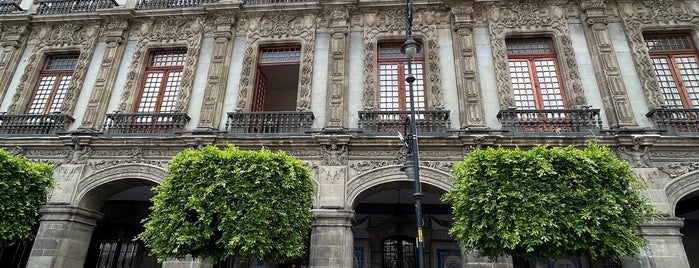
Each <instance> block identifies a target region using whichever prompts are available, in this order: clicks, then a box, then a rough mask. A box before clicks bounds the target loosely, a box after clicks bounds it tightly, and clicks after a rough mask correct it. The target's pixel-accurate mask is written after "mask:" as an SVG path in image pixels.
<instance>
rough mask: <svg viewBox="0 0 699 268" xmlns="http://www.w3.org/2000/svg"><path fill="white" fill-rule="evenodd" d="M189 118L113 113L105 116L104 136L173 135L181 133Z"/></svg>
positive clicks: (180, 114) (175, 114) (177, 115)
mask: <svg viewBox="0 0 699 268" xmlns="http://www.w3.org/2000/svg"><path fill="white" fill-rule="evenodd" d="M189 120H190V118H189V116H188V115H187V114H185V113H113V114H107V119H106V120H105V123H104V126H103V127H102V132H104V133H105V134H152V135H158V134H173V133H175V132H180V131H183V130H184V128H185V126H186V125H187V123H189Z"/></svg>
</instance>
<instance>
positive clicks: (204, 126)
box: [0, 0, 699, 268]
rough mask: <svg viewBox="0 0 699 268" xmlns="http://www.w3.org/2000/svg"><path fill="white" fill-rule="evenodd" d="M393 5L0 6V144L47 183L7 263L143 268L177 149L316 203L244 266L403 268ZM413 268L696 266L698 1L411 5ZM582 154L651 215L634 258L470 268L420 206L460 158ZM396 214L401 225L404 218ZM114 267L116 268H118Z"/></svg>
mask: <svg viewBox="0 0 699 268" xmlns="http://www.w3.org/2000/svg"><path fill="white" fill-rule="evenodd" d="M404 9H405V3H404V2H402V1H390V0H385V1H374V0H358V1H357V0H329V1H326V0H316V1H307V0H247V1H244V2H241V1H239V0H218V1H217V0H178V1H170V0H90V1H88V0H38V1H27V0H17V1H14V2H13V1H12V0H9V1H7V0H6V1H2V2H0V45H2V50H0V99H1V101H2V102H1V103H0V111H2V112H3V114H2V115H0V147H3V148H4V149H5V150H7V151H9V152H11V153H12V154H14V155H22V156H26V157H27V158H29V159H32V160H36V161H42V162H47V163H52V164H54V165H55V171H54V173H55V174H54V177H55V179H56V181H57V184H56V186H55V189H54V190H53V191H52V193H51V196H50V200H49V202H48V204H47V205H46V206H45V207H44V208H43V209H42V212H41V219H40V222H39V224H38V226H37V227H36V234H35V238H34V239H33V240H32V241H25V242H22V243H20V244H18V245H17V246H15V247H11V248H6V249H4V250H3V253H2V256H1V258H2V259H0V260H2V262H3V263H11V265H13V266H12V267H23V266H24V265H26V267H211V266H215V267H227V265H228V264H226V263H213V262H212V261H209V260H170V261H166V262H164V263H162V264H157V263H155V261H154V260H153V258H152V257H149V256H148V254H147V249H144V248H143V245H141V244H139V243H138V242H134V241H133V240H132V239H133V237H134V236H135V235H136V234H138V233H139V232H140V230H141V228H142V226H141V225H140V220H141V219H143V218H144V217H145V216H146V215H147V214H148V207H149V206H150V203H149V202H148V200H149V198H150V197H151V196H152V191H151V190H150V189H151V187H153V186H155V185H157V184H159V183H160V182H162V181H163V179H164V178H165V177H166V176H167V171H166V170H167V166H168V163H169V161H170V159H171V158H172V156H173V155H175V154H176V153H177V152H179V151H181V150H183V149H185V148H198V147H200V146H203V145H207V144H216V145H225V144H228V143H230V144H235V145H237V146H239V147H241V148H244V149H259V148H261V147H266V148H269V149H273V150H277V149H282V150H285V151H287V152H288V153H290V154H292V155H294V156H296V157H298V158H300V159H301V160H302V161H304V163H305V164H306V165H307V166H308V167H310V168H311V170H312V172H313V176H314V181H315V183H316V187H317V189H318V191H317V196H316V199H315V202H314V208H313V215H314V220H313V226H312V233H311V234H310V246H309V253H308V256H306V257H304V258H302V259H301V260H299V261H298V262H295V263H290V264H268V263H264V262H255V261H250V262H247V263H244V264H241V265H243V266H245V267H315V268H323V267H328V268H330V267H333V268H334V267H356V268H364V267H373V268H377V267H415V266H414V259H415V252H414V251H412V248H413V247H414V234H415V233H416V232H415V228H414V226H415V222H414V218H415V217H414V214H412V213H414V212H413V211H412V206H411V203H412V199H411V194H412V184H411V183H412V182H411V181H410V180H408V178H407V177H406V176H405V175H404V173H402V172H401V171H400V168H401V167H402V165H403V163H404V161H405V156H406V149H405V148H404V146H403V143H402V142H401V141H400V140H399V139H398V134H397V132H399V131H400V132H403V128H404V121H402V120H403V119H404V118H405V116H406V113H405V107H406V106H405V102H406V101H405V94H406V93H405V84H404V82H403V79H404V73H405V70H404V69H405V67H406V66H405V62H404V61H403V59H402V58H401V56H400V55H399V54H397V52H396V49H397V47H398V46H399V45H400V43H401V42H402V41H403V40H404V36H405V26H404V18H403V17H404V16H403V15H404ZM413 34H414V36H415V37H416V39H417V40H418V42H420V43H421V44H422V47H423V51H422V52H421V53H420V54H418V56H417V58H416V60H415V61H414V66H413V67H414V69H415V74H416V77H417V78H418V81H417V85H416V92H418V110H419V116H418V119H419V120H418V123H419V126H418V129H419V137H420V151H421V154H420V158H421V162H420V165H421V178H422V184H423V190H424V192H425V215H424V218H423V220H424V222H425V226H426V230H425V239H426V247H427V248H426V255H425V260H426V266H425V267H431V268H442V267H448V268H451V267H554V266H555V267H580V268H582V267H658V268H663V267H678V268H679V267H690V264H691V266H699V257H697V256H699V227H698V226H699V214H697V211H698V210H699V203H698V201H699V199H697V196H698V194H699V138H698V137H699V135H697V134H699V120H698V119H697V118H699V107H698V106H699V66H698V65H697V59H698V58H699V57H698V56H697V53H698V50H697V46H696V45H697V44H699V1H696V0H582V1H573V0H541V1H539V0H460V1H457V0H430V1H427V0H416V1H415V11H414V21H413ZM590 140H596V141H598V142H599V143H601V144H603V145H606V146H609V147H610V148H612V149H613V150H614V151H615V152H616V153H618V155H619V156H620V157H622V158H623V159H626V160H628V161H629V162H630V163H631V164H632V165H633V168H634V172H635V174H636V175H637V176H638V177H639V178H640V179H642V180H643V181H644V182H645V183H646V185H647V186H648V189H647V195H648V196H649V198H650V200H651V201H652V203H653V204H654V205H655V206H656V208H657V209H658V210H659V211H660V213H661V215H662V217H661V218H660V219H659V220H657V221H654V222H650V223H648V224H645V225H643V226H639V231H638V232H639V235H641V236H643V237H644V238H645V239H646V240H647V241H648V247H647V248H646V249H641V250H640V252H639V256H638V257H635V258H631V257H621V258H619V259H618V260H607V261H599V260H588V259H586V258H585V257H584V256H571V257H566V258H562V259H560V260H556V261H548V262H537V261H529V260H521V259H519V258H517V257H516V256H515V257H511V256H506V257H503V258H502V259H498V260H495V261H494V262H489V261H487V260H484V259H481V258H478V257H477V254H476V253H474V252H468V251H463V250H462V249H460V248H459V246H458V244H457V243H456V242H455V241H454V240H453V239H452V238H451V237H450V236H449V235H448V233H447V229H448V227H449V225H450V222H451V220H452V219H451V215H450V209H449V207H448V206H446V205H444V204H443V203H441V201H440V200H439V197H440V196H441V195H442V194H443V193H444V192H446V191H447V190H448V189H449V188H450V185H451V181H450V178H449V177H450V172H451V169H452V167H453V165H454V164H455V163H456V162H458V161H460V160H462V159H463V157H464V156H466V155H467V154H468V153H469V152H470V151H472V150H475V149H478V148H486V147H493V146H502V147H508V148H513V147H515V146H519V147H522V148H529V147H532V146H535V145H538V144H546V145H551V146H567V145H574V146H584V145H585V144H586V143H587V142H588V141H590ZM411 214H412V215H413V216H411ZM121 265H123V266H121Z"/></svg>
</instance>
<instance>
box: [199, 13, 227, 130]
mask: <svg viewBox="0 0 699 268" xmlns="http://www.w3.org/2000/svg"><path fill="white" fill-rule="evenodd" d="M234 23H235V18H234V17H232V16H230V15H219V16H216V18H215V19H214V31H215V32H214V46H213V49H212V50H213V51H212V53H211V54H212V55H211V63H210V65H209V76H208V77H207V79H206V89H205V91H204V102H203V103H202V106H201V112H200V114H199V115H200V116H199V123H198V124H197V131H210V130H217V129H218V128H219V126H220V125H221V124H220V123H221V113H222V109H223V97H224V95H225V93H226V84H227V82H228V68H229V67H230V65H231V64H230V63H231V57H230V55H231V51H232V50H233V42H231V38H232V37H233V34H232V30H233V24H234Z"/></svg>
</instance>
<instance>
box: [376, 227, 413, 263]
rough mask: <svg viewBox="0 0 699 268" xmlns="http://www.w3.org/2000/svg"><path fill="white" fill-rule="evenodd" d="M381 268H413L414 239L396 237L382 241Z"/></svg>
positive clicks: (401, 236)
mask: <svg viewBox="0 0 699 268" xmlns="http://www.w3.org/2000/svg"><path fill="white" fill-rule="evenodd" d="M382 267H383V268H415V267H417V256H416V253H415V238H411V237H408V236H403V235H397V236H391V237H389V238H387V239H386V240H384V241H383V266H382Z"/></svg>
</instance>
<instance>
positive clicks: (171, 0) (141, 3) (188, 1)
mask: <svg viewBox="0 0 699 268" xmlns="http://www.w3.org/2000/svg"><path fill="white" fill-rule="evenodd" d="M216 2H218V0H138V2H137V3H136V7H135V9H140V10H148V9H168V8H183V7H198V6H201V5H202V4H206V3H216Z"/></svg>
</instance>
